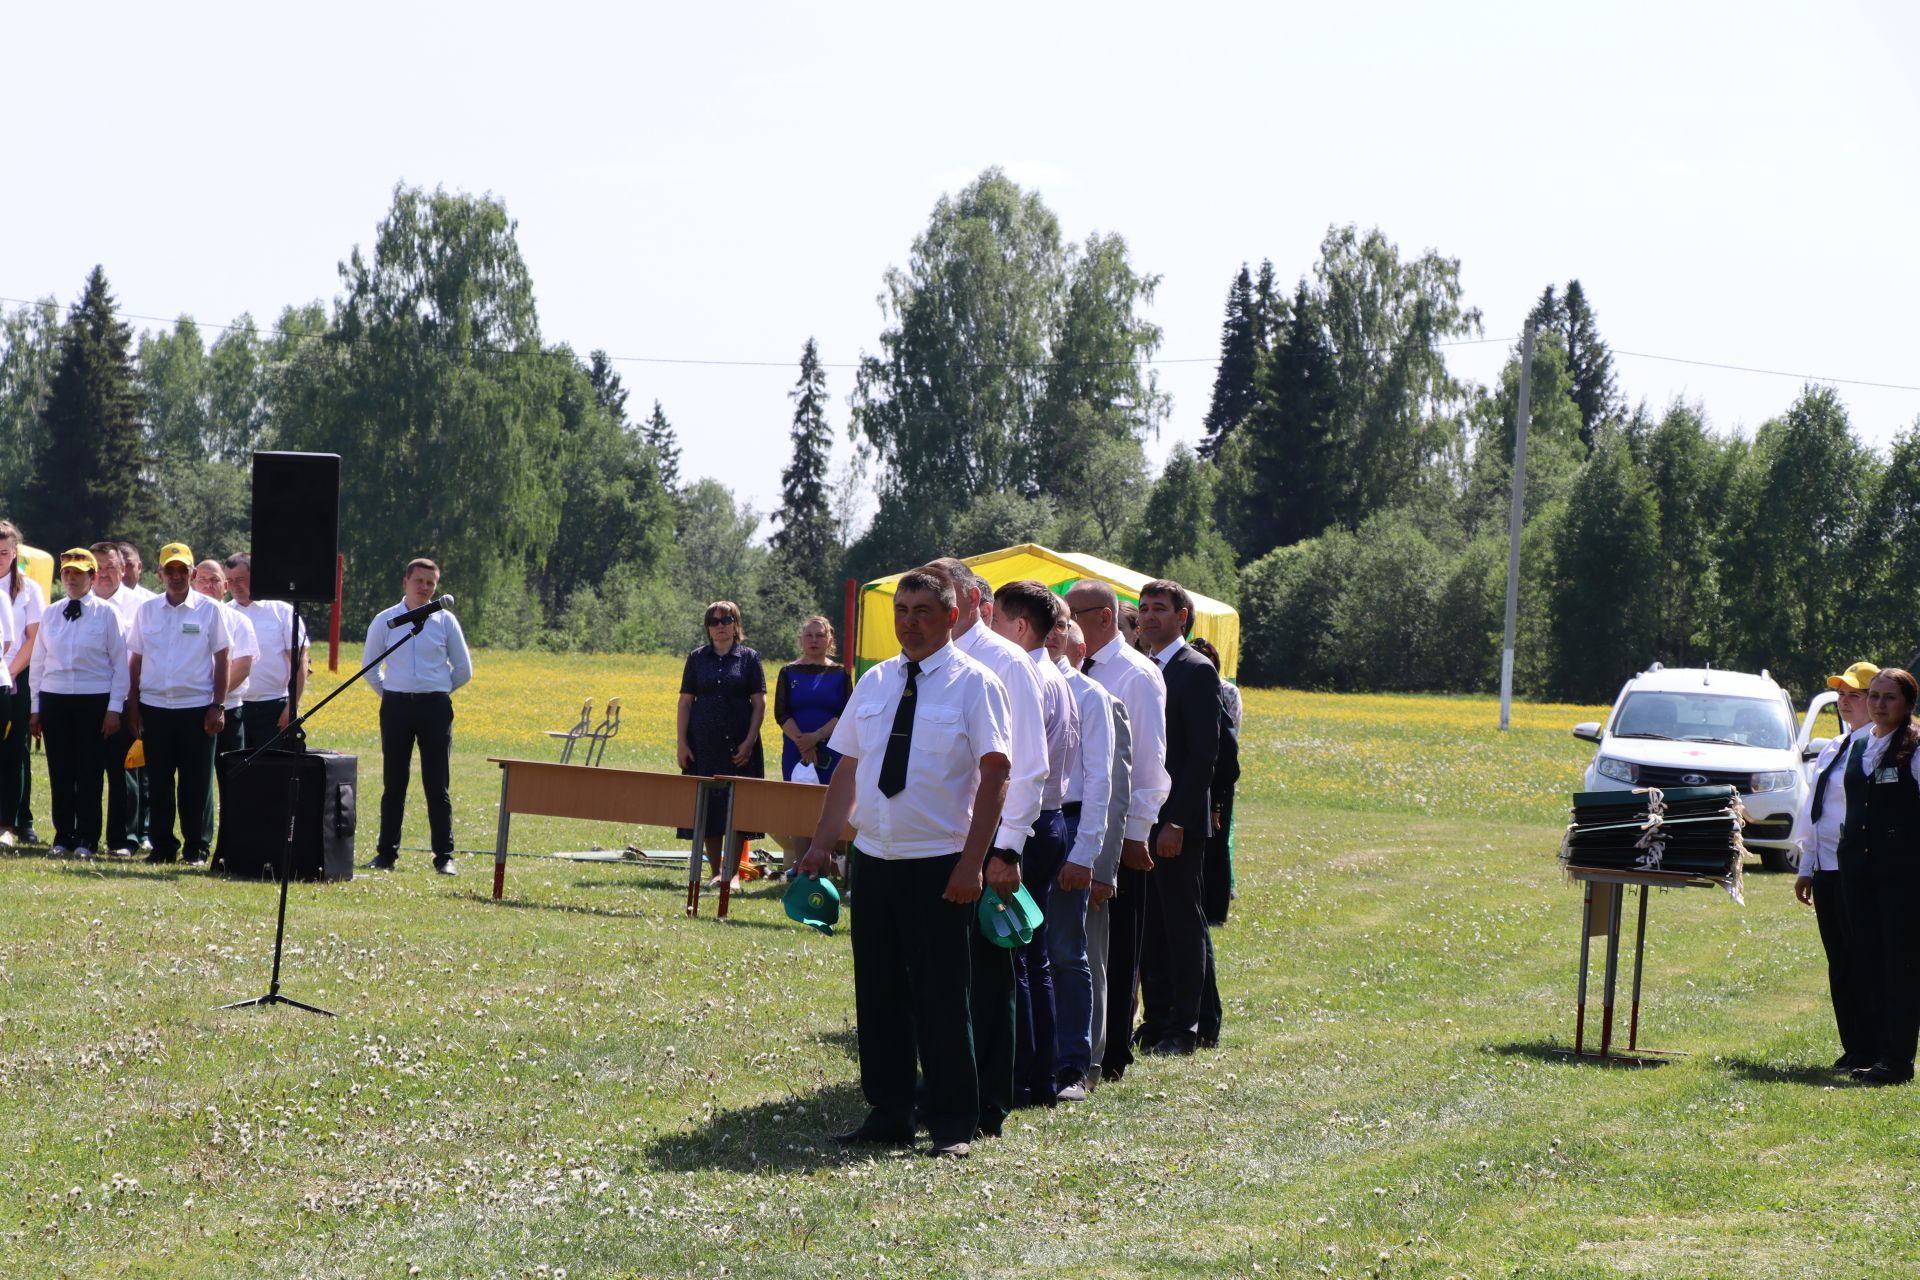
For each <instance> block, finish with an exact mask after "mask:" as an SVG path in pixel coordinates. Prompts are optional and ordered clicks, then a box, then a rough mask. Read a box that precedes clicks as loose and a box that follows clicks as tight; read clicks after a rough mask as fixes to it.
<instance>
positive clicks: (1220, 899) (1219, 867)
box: [1206, 787, 1233, 925]
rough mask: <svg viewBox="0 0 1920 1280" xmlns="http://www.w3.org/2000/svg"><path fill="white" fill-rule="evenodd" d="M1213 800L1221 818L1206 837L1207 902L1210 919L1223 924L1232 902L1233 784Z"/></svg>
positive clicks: (1215, 810)
mask: <svg viewBox="0 0 1920 1280" xmlns="http://www.w3.org/2000/svg"><path fill="white" fill-rule="evenodd" d="M1214 800H1215V801H1217V803H1216V805H1215V807H1214V812H1215V813H1217V814H1219V815H1220V820H1219V822H1217V823H1215V824H1214V829H1213V834H1212V835H1211V836H1208V837H1207V883H1206V904H1207V923H1208V924H1210V925H1220V924H1225V923H1226V922H1227V911H1228V909H1229V908H1230V907H1231V906H1232V905H1233V788H1232V787H1228V788H1227V789H1226V792H1225V793H1224V794H1221V793H1215V795H1214Z"/></svg>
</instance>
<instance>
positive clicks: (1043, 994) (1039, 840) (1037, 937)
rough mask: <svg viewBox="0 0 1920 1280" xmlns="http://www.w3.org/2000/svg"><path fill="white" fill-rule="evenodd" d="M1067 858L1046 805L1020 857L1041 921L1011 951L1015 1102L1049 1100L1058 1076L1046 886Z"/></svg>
mask: <svg viewBox="0 0 1920 1280" xmlns="http://www.w3.org/2000/svg"><path fill="white" fill-rule="evenodd" d="M1066 860H1067V822H1066V818H1065V816H1064V815H1063V814H1062V813H1061V812H1060V810H1058V809H1045V810H1042V811H1041V813H1040V820H1039V821H1038V822H1036V823H1034V824H1033V834H1032V835H1031V836H1030V837H1028V839H1027V847H1026V850H1025V851H1024V852H1023V853H1022V855H1021V858H1020V883H1021V884H1022V885H1024V886H1026V890H1027V893H1028V894H1029V895H1031V896H1032V898H1033V900H1034V903H1035V904H1036V905H1038V906H1039V908H1040V915H1041V917H1042V919H1041V923H1040V927H1039V928H1038V929H1035V930H1034V931H1033V941H1032V942H1029V943H1028V944H1027V945H1026V946H1024V947H1020V948H1017V949H1016V950H1015V951H1014V953H1013V978H1014V992H1015V995H1014V1043H1013V1101H1014V1104H1015V1105H1016V1106H1022V1107H1027V1106H1051V1105H1053V1095H1054V1090H1055V1088H1057V1087H1058V1084H1059V1082H1058V1081H1056V1080H1055V1079H1054V1064H1055V1063H1056V1062H1057V1061H1058V1051H1057V1049H1056V1048H1055V1044H1054V1041H1055V1038H1056V1034H1057V1033H1056V1030H1055V1028H1056V1027H1057V1026H1058V1018H1057V1009H1056V1006H1055V1003H1054V996H1053V968H1052V964H1051V961H1050V959H1049V957H1048V954H1047V946H1048V934H1047V924H1046V919H1045V917H1046V916H1047V914H1048V901H1049V896H1050V891H1051V890H1052V889H1053V888H1054V881H1055V879H1056V878H1057V877H1058V876H1059V874H1060V867H1061V864H1062V863H1064V862H1066Z"/></svg>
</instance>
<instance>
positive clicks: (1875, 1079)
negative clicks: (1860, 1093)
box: [1853, 1062, 1913, 1085]
mask: <svg viewBox="0 0 1920 1280" xmlns="http://www.w3.org/2000/svg"><path fill="white" fill-rule="evenodd" d="M1911 1079H1913V1064H1912V1063H1908V1064H1907V1065H1905V1066H1895V1065H1894V1064H1893V1063H1891V1062H1876V1063H1874V1064H1873V1065H1872V1066H1870V1067H1862V1068H1861V1069H1859V1070H1857V1071H1855V1072H1854V1073H1853V1082H1854V1083H1855V1084H1870V1085H1883V1084H1905V1083H1907V1082H1908V1081H1909V1080H1911Z"/></svg>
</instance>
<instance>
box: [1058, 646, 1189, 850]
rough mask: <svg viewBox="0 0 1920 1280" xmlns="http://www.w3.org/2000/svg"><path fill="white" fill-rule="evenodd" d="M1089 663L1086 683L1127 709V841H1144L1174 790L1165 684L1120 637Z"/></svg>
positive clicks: (1150, 661) (1150, 662) (1090, 657)
mask: <svg viewBox="0 0 1920 1280" xmlns="http://www.w3.org/2000/svg"><path fill="white" fill-rule="evenodd" d="M1086 663H1087V665H1088V666H1091V667H1092V668H1093V670H1092V671H1091V672H1088V678H1089V679H1092V680H1097V681H1098V682H1099V683H1100V684H1101V686H1102V687H1103V688H1105V689H1106V691H1107V692H1108V693H1110V694H1112V695H1113V696H1114V697H1115V698H1117V699H1119V700H1120V701H1121V702H1122V703H1124V704H1126V708H1127V725H1128V728H1129V729H1131V730H1132V733H1133V773H1132V777H1131V779H1130V784H1131V790H1132V793H1133V794H1132V798H1131V799H1130V800H1128V802H1127V823H1126V833H1125V838H1126V839H1128V840H1145V839H1146V838H1147V836H1148V835H1149V834H1150V833H1151V832H1152V830H1153V824H1154V823H1156V822H1158V821H1159V820H1160V806H1161V805H1163V804H1165V803H1166V802H1167V795H1168V793H1169V792H1171V791H1172V790H1173V779H1172V778H1170V777H1168V776H1167V682H1166V680H1165V679H1164V678H1163V677H1162V676H1161V674H1160V668H1159V667H1157V666H1155V665H1154V662H1153V659H1151V658H1149V657H1147V655H1146V654H1144V653H1141V652H1140V651H1139V650H1138V649H1135V648H1134V647H1133V646H1132V645H1130V644H1128V643H1127V642H1126V640H1125V639H1124V638H1123V637H1122V636H1120V635H1119V634H1118V633H1117V632H1116V633H1115V634H1114V637H1113V639H1111V640H1109V641H1107V643H1106V644H1105V645H1104V646H1103V647H1102V648H1101V650H1100V652H1098V653H1090V654H1088V655H1087V657H1086ZM1081 670H1082V671H1085V670H1086V667H1085V666H1083V667H1082V668H1081Z"/></svg>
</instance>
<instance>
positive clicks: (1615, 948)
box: [1600, 884, 1626, 1058]
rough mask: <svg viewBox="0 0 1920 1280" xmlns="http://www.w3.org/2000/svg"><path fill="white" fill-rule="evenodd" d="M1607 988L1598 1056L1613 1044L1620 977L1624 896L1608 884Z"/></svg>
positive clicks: (1621, 888) (1604, 1054)
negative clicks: (1614, 1009) (1614, 1000)
mask: <svg viewBox="0 0 1920 1280" xmlns="http://www.w3.org/2000/svg"><path fill="white" fill-rule="evenodd" d="M1607 893H1608V897H1609V899H1610V901H1609V902H1608V904H1607V906H1608V912H1607V915H1608V919H1607V990H1606V1004H1605V1006H1604V1008H1603V1009H1602V1011H1601V1015H1600V1056H1601V1057H1603V1058H1604V1057H1606V1056H1607V1050H1608V1049H1609V1048H1611V1047H1612V1044H1613V994H1614V987H1615V986H1616V984H1617V983H1618V982H1619V979H1620V907H1621V903H1622V900H1623V899H1624V898H1625V897H1626V889H1625V888H1624V887H1623V886H1621V885H1617V884H1615V885H1608V886H1607Z"/></svg>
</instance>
